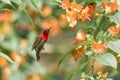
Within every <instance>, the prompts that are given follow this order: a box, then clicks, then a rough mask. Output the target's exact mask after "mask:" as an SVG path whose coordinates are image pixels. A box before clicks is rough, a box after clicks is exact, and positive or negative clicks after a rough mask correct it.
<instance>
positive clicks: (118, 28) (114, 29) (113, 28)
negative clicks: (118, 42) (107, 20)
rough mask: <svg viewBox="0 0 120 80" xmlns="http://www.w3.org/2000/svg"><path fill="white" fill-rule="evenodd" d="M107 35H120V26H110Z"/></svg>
mask: <svg viewBox="0 0 120 80" xmlns="http://www.w3.org/2000/svg"><path fill="white" fill-rule="evenodd" d="M108 33H110V34H112V35H118V34H120V26H119V25H115V26H110V27H109V28H108Z"/></svg>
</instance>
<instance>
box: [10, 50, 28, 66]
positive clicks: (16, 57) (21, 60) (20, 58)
mask: <svg viewBox="0 0 120 80" xmlns="http://www.w3.org/2000/svg"><path fill="white" fill-rule="evenodd" d="M9 56H10V58H12V59H13V60H14V61H15V62H17V63H21V64H23V63H25V61H26V58H25V57H24V56H21V55H19V54H17V53H13V52H11V53H10V55H9Z"/></svg>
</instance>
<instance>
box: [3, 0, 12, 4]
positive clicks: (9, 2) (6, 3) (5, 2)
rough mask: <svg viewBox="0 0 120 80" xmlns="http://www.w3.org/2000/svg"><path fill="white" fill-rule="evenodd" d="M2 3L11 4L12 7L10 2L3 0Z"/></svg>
mask: <svg viewBox="0 0 120 80" xmlns="http://www.w3.org/2000/svg"><path fill="white" fill-rule="evenodd" d="M1 1H2V2H4V3H6V4H10V5H11V2H10V0H1Z"/></svg>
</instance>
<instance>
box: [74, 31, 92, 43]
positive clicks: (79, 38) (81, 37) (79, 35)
mask: <svg viewBox="0 0 120 80" xmlns="http://www.w3.org/2000/svg"><path fill="white" fill-rule="evenodd" d="M89 37H90V34H85V33H84V32H82V31H79V32H77V35H76V37H75V41H74V42H73V44H76V43H81V42H83V41H85V40H87V39H88V38H89Z"/></svg>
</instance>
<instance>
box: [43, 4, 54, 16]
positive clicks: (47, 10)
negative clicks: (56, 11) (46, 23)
mask: <svg viewBox="0 0 120 80" xmlns="http://www.w3.org/2000/svg"><path fill="white" fill-rule="evenodd" d="M42 13H43V14H42V15H43V16H45V17H46V16H49V15H50V14H51V13H52V8H51V7H50V6H42Z"/></svg>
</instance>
